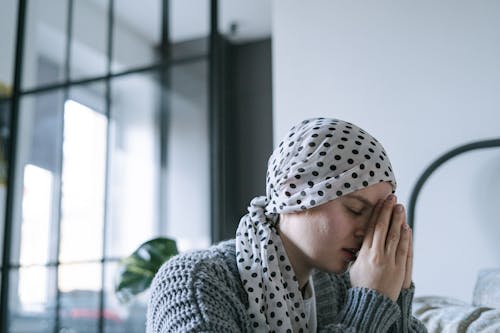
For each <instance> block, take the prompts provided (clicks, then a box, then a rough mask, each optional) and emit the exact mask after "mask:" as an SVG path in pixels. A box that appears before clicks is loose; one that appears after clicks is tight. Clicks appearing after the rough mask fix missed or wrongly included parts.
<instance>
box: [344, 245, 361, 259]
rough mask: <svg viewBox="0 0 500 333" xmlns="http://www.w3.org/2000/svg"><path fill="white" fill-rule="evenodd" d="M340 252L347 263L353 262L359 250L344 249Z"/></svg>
mask: <svg viewBox="0 0 500 333" xmlns="http://www.w3.org/2000/svg"><path fill="white" fill-rule="evenodd" d="M342 251H343V252H344V254H345V257H346V259H347V261H354V260H356V257H357V256H358V252H359V248H344V249H342Z"/></svg>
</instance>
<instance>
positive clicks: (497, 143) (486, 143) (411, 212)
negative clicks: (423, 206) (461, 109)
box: [408, 139, 500, 229]
mask: <svg viewBox="0 0 500 333" xmlns="http://www.w3.org/2000/svg"><path fill="white" fill-rule="evenodd" d="M495 147H500V139H490V140H483V141H477V142H472V143H468V144H465V145H462V146H459V147H456V148H454V149H452V150H450V151H449V152H447V153H445V154H443V155H442V156H441V157H439V158H438V159H437V160H435V161H434V162H432V163H431V165H429V166H428V167H427V169H425V171H424V172H423V173H422V175H421V176H420V177H419V178H418V181H417V183H416V184H415V186H414V187H413V191H412V192H411V196H410V203H409V205H408V224H409V225H410V227H411V228H412V229H414V227H415V206H416V204H417V198H418V195H419V193H420V190H421V189H422V187H423V186H424V183H425V182H426V181H427V179H428V178H429V177H430V175H431V174H432V173H433V172H434V171H436V169H437V168H439V167H440V166H441V165H442V164H443V163H445V162H446V161H448V160H450V159H452V158H453V157H455V156H457V155H460V154H462V153H465V152H468V151H471V150H476V149H483V148H495Z"/></svg>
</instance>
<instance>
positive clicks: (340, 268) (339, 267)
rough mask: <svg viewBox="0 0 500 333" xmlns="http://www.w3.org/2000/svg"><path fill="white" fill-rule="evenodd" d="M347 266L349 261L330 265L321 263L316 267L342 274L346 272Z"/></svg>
mask: <svg viewBox="0 0 500 333" xmlns="http://www.w3.org/2000/svg"><path fill="white" fill-rule="evenodd" d="M349 267H350V264H349V263H347V262H343V263H336V264H334V263H333V264H330V265H321V266H320V267H318V269H319V270H322V271H324V272H328V273H334V274H342V273H345V272H347V271H348V270H349Z"/></svg>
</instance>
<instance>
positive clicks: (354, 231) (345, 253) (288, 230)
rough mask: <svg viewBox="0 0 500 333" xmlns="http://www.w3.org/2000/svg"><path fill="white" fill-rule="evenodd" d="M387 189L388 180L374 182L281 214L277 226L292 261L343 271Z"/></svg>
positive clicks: (358, 245) (307, 267)
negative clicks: (356, 189) (333, 198)
mask: <svg viewBox="0 0 500 333" xmlns="http://www.w3.org/2000/svg"><path fill="white" fill-rule="evenodd" d="M391 192H392V186H391V185H390V184H389V183H387V182H383V183H378V184H375V185H371V186H368V187H367V188H364V189H362V190H358V191H355V192H352V193H350V194H347V195H345V196H342V197H339V198H337V199H335V200H332V201H330V202H327V203H325V204H323V205H320V206H317V207H314V208H311V209H308V210H306V211H303V212H298V213H290V214H283V215H282V217H281V219H280V225H279V228H280V233H281V235H282V237H284V238H285V239H284V243H285V247H287V249H286V250H287V253H288V255H289V257H290V259H291V261H292V265H294V263H295V264H296V265H299V266H301V267H302V269H307V270H309V269H312V268H317V269H320V270H324V271H329V272H334V273H341V272H344V271H345V270H346V269H347V268H348V266H349V263H350V262H351V261H353V260H354V258H355V257H354V253H355V252H357V251H358V250H359V249H360V247H361V244H362V242H363V238H364V236H365V233H366V229H367V227H368V223H369V220H370V216H371V214H372V210H373V208H374V207H375V205H376V203H377V201H378V200H382V199H385V198H386V197H387V196H388V195H389V194H390V193H391Z"/></svg>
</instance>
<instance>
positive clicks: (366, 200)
mask: <svg viewBox="0 0 500 333" xmlns="http://www.w3.org/2000/svg"><path fill="white" fill-rule="evenodd" d="M346 197H347V198H353V199H357V200H359V201H361V202H362V203H364V204H365V205H367V206H368V207H370V208H373V207H374V206H375V205H374V204H373V203H371V202H370V201H369V200H368V199H366V198H363V197H362V196H359V195H356V194H348V195H346Z"/></svg>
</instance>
